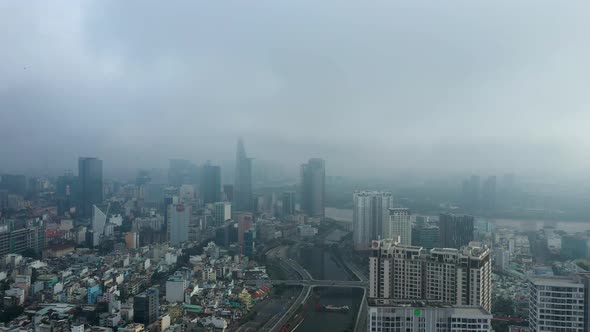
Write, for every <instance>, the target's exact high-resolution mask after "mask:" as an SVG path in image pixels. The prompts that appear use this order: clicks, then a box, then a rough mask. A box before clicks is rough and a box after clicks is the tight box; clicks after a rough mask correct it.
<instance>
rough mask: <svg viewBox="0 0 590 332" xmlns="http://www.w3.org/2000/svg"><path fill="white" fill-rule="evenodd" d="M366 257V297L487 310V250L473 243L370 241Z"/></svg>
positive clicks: (488, 285) (489, 289) (489, 285)
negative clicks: (420, 244)
mask: <svg viewBox="0 0 590 332" xmlns="http://www.w3.org/2000/svg"><path fill="white" fill-rule="evenodd" d="M372 249H373V254H372V255H371V257H370V258H369V272H370V276H369V296H368V297H369V298H374V299H392V300H400V301H407V300H428V301H439V302H441V303H443V304H448V305H460V306H461V305H473V306H482V307H483V308H484V309H485V310H488V311H489V310H490V309H491V305H492V304H491V278H492V267H491V258H490V250H489V249H488V248H487V247H482V246H480V245H479V243H477V242H472V243H470V245H469V246H468V247H465V248H462V249H460V250H459V249H449V248H445V249H441V248H434V249H431V250H426V249H424V248H422V247H416V246H406V245H401V244H398V243H396V242H395V241H393V240H392V239H387V240H381V241H373V245H372Z"/></svg>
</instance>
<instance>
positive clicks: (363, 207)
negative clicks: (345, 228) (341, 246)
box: [352, 191, 393, 250]
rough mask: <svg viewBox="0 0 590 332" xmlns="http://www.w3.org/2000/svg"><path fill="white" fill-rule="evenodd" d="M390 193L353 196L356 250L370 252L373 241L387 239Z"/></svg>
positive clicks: (353, 227) (364, 192)
mask: <svg viewBox="0 0 590 332" xmlns="http://www.w3.org/2000/svg"><path fill="white" fill-rule="evenodd" d="M392 207H393V196H392V195H391V193H390V192H379V191H361V192H355V193H354V194H353V214H352V238H353V242H354V248H355V249H356V250H369V249H370V246H371V241H372V240H376V239H379V238H384V237H386V235H385V234H388V235H389V234H390V231H389V209H390V208H392Z"/></svg>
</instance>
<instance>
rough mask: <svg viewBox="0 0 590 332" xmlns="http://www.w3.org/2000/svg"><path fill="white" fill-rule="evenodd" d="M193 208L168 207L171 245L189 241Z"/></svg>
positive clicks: (179, 204)
mask: <svg viewBox="0 0 590 332" xmlns="http://www.w3.org/2000/svg"><path fill="white" fill-rule="evenodd" d="M191 211H192V209H191V206H190V205H185V204H181V203H178V204H174V203H173V204H170V205H168V210H167V213H168V218H167V222H168V238H169V239H170V244H171V245H178V244H180V243H182V242H186V241H188V234H189V224H190V219H191Z"/></svg>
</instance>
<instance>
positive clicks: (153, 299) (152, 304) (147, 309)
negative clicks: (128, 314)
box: [133, 288, 160, 326]
mask: <svg viewBox="0 0 590 332" xmlns="http://www.w3.org/2000/svg"><path fill="white" fill-rule="evenodd" d="M159 295H160V292H159V291H158V289H157V288H149V289H148V290H146V291H145V292H143V293H141V294H139V295H135V297H134V298H133V321H134V322H136V323H141V324H144V325H145V326H148V325H150V324H151V323H153V322H155V321H156V319H158V317H159V316H160V298H159Z"/></svg>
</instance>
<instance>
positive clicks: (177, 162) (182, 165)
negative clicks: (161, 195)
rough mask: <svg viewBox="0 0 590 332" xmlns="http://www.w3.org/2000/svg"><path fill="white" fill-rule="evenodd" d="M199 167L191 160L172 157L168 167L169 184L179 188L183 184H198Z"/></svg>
mask: <svg viewBox="0 0 590 332" xmlns="http://www.w3.org/2000/svg"><path fill="white" fill-rule="evenodd" d="M198 183H199V169H198V167H197V165H195V164H194V163H192V162H191V161H189V160H184V159H171V160H170V166H169V168H168V184H169V185H171V186H173V187H176V188H179V187H180V186H181V185H183V184H192V185H195V184H198Z"/></svg>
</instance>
